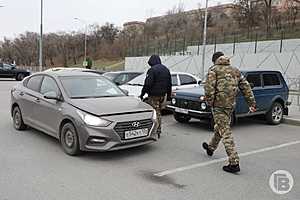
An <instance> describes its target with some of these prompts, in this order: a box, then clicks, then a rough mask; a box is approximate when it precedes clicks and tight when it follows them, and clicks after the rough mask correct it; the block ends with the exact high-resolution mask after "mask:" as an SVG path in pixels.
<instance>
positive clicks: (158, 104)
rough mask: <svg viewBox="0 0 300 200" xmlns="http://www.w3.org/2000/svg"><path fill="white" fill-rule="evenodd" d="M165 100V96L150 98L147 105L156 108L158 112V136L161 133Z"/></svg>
mask: <svg viewBox="0 0 300 200" xmlns="http://www.w3.org/2000/svg"><path fill="white" fill-rule="evenodd" d="M164 99H165V97H164V96H158V97H156V96H150V97H148V99H147V100H146V103H148V104H149V105H151V106H152V107H153V108H154V110H155V111H156V115H157V121H158V128H157V133H158V134H160V133H161V108H162V104H163V102H164Z"/></svg>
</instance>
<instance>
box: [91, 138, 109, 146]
mask: <svg viewBox="0 0 300 200" xmlns="http://www.w3.org/2000/svg"><path fill="white" fill-rule="evenodd" d="M104 143H106V139H101V138H91V139H89V142H88V144H89V145H101V144H104Z"/></svg>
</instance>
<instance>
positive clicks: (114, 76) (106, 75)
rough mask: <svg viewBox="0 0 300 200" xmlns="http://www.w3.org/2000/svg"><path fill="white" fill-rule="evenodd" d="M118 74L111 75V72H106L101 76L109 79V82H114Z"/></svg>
mask: <svg viewBox="0 0 300 200" xmlns="http://www.w3.org/2000/svg"><path fill="white" fill-rule="evenodd" d="M118 75H119V74H118V73H113V72H107V73H105V74H103V76H105V77H106V78H108V79H110V80H114V79H115V78H116V77H117V76H118Z"/></svg>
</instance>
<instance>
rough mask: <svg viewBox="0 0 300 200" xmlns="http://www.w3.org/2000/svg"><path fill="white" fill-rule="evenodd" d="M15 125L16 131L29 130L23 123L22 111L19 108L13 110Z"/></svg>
mask: <svg viewBox="0 0 300 200" xmlns="http://www.w3.org/2000/svg"><path fill="white" fill-rule="evenodd" d="M13 123H14V128H15V129H16V130H19V131H21V130H25V129H26V128H27V126H26V124H25V123H24V121H23V117H22V113H21V110H20V108H19V107H18V106H16V107H14V109H13Z"/></svg>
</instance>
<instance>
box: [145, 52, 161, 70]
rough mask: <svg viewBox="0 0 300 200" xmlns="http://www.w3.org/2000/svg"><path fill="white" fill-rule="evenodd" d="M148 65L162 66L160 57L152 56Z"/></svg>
mask: <svg viewBox="0 0 300 200" xmlns="http://www.w3.org/2000/svg"><path fill="white" fill-rule="evenodd" d="M148 64H149V65H150V66H151V67H152V66H155V65H159V64H161V60H160V57H159V56H158V55H152V56H151V57H150V59H149V61H148Z"/></svg>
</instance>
